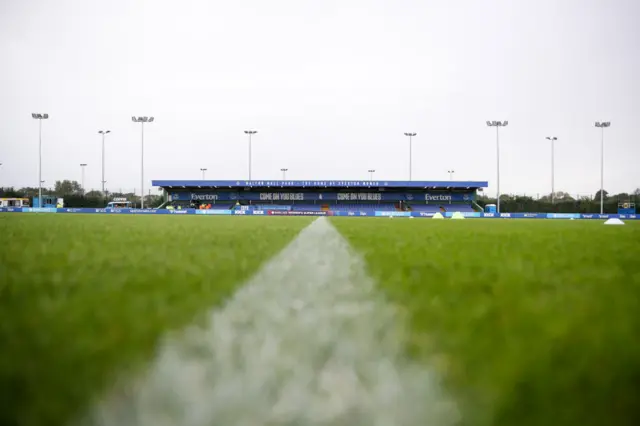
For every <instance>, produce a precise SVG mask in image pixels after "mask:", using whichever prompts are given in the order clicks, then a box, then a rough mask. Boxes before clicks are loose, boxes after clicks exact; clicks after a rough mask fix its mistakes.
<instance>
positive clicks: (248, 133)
mask: <svg viewBox="0 0 640 426" xmlns="http://www.w3.org/2000/svg"><path fill="white" fill-rule="evenodd" d="M244 133H245V134H247V135H249V180H251V136H252V135H255V134H256V133H258V131H257V130H245V131H244Z"/></svg>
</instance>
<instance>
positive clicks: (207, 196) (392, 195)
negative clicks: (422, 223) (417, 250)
mask: <svg viewBox="0 0 640 426" xmlns="http://www.w3.org/2000/svg"><path fill="white" fill-rule="evenodd" d="M169 195H170V197H171V200H172V201H194V202H196V201H197V202H218V201H238V200H243V201H245V200H246V201H262V202H265V203H270V202H274V201H275V202H282V201H284V202H295V201H372V202H376V201H411V202H419V203H422V202H425V203H450V202H466V201H468V202H470V201H472V200H474V199H475V194H474V193H473V192H465V193H461V192H422V193H420V192H416V193H414V192H408V193H402V192H238V191H215V192H214V191H206V192H187V191H184V192H172V193H170V194H169Z"/></svg>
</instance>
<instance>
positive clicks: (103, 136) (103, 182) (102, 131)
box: [98, 130, 111, 197]
mask: <svg viewBox="0 0 640 426" xmlns="http://www.w3.org/2000/svg"><path fill="white" fill-rule="evenodd" d="M98 133H99V134H101V135H102V179H101V182H102V196H103V197H106V196H107V194H106V192H104V184H105V183H106V182H107V181H106V180H104V138H105V136H107V135H108V134H109V133H111V130H98Z"/></svg>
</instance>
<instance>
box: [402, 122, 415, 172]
mask: <svg viewBox="0 0 640 426" xmlns="http://www.w3.org/2000/svg"><path fill="white" fill-rule="evenodd" d="M404 135H405V136H409V180H411V165H412V161H411V151H412V139H413V137H414V136H415V135H417V133H405V134H404Z"/></svg>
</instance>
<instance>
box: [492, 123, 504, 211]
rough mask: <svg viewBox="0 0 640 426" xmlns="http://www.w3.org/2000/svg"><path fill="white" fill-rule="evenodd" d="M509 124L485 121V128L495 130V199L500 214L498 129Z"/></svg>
mask: <svg viewBox="0 0 640 426" xmlns="http://www.w3.org/2000/svg"><path fill="white" fill-rule="evenodd" d="M508 124H509V122H508V121H487V126H489V127H495V128H496V175H497V178H498V179H497V180H498V181H497V186H498V188H497V189H498V190H497V197H496V211H497V212H498V213H500V133H499V129H500V127H506V126H507V125H508Z"/></svg>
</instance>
